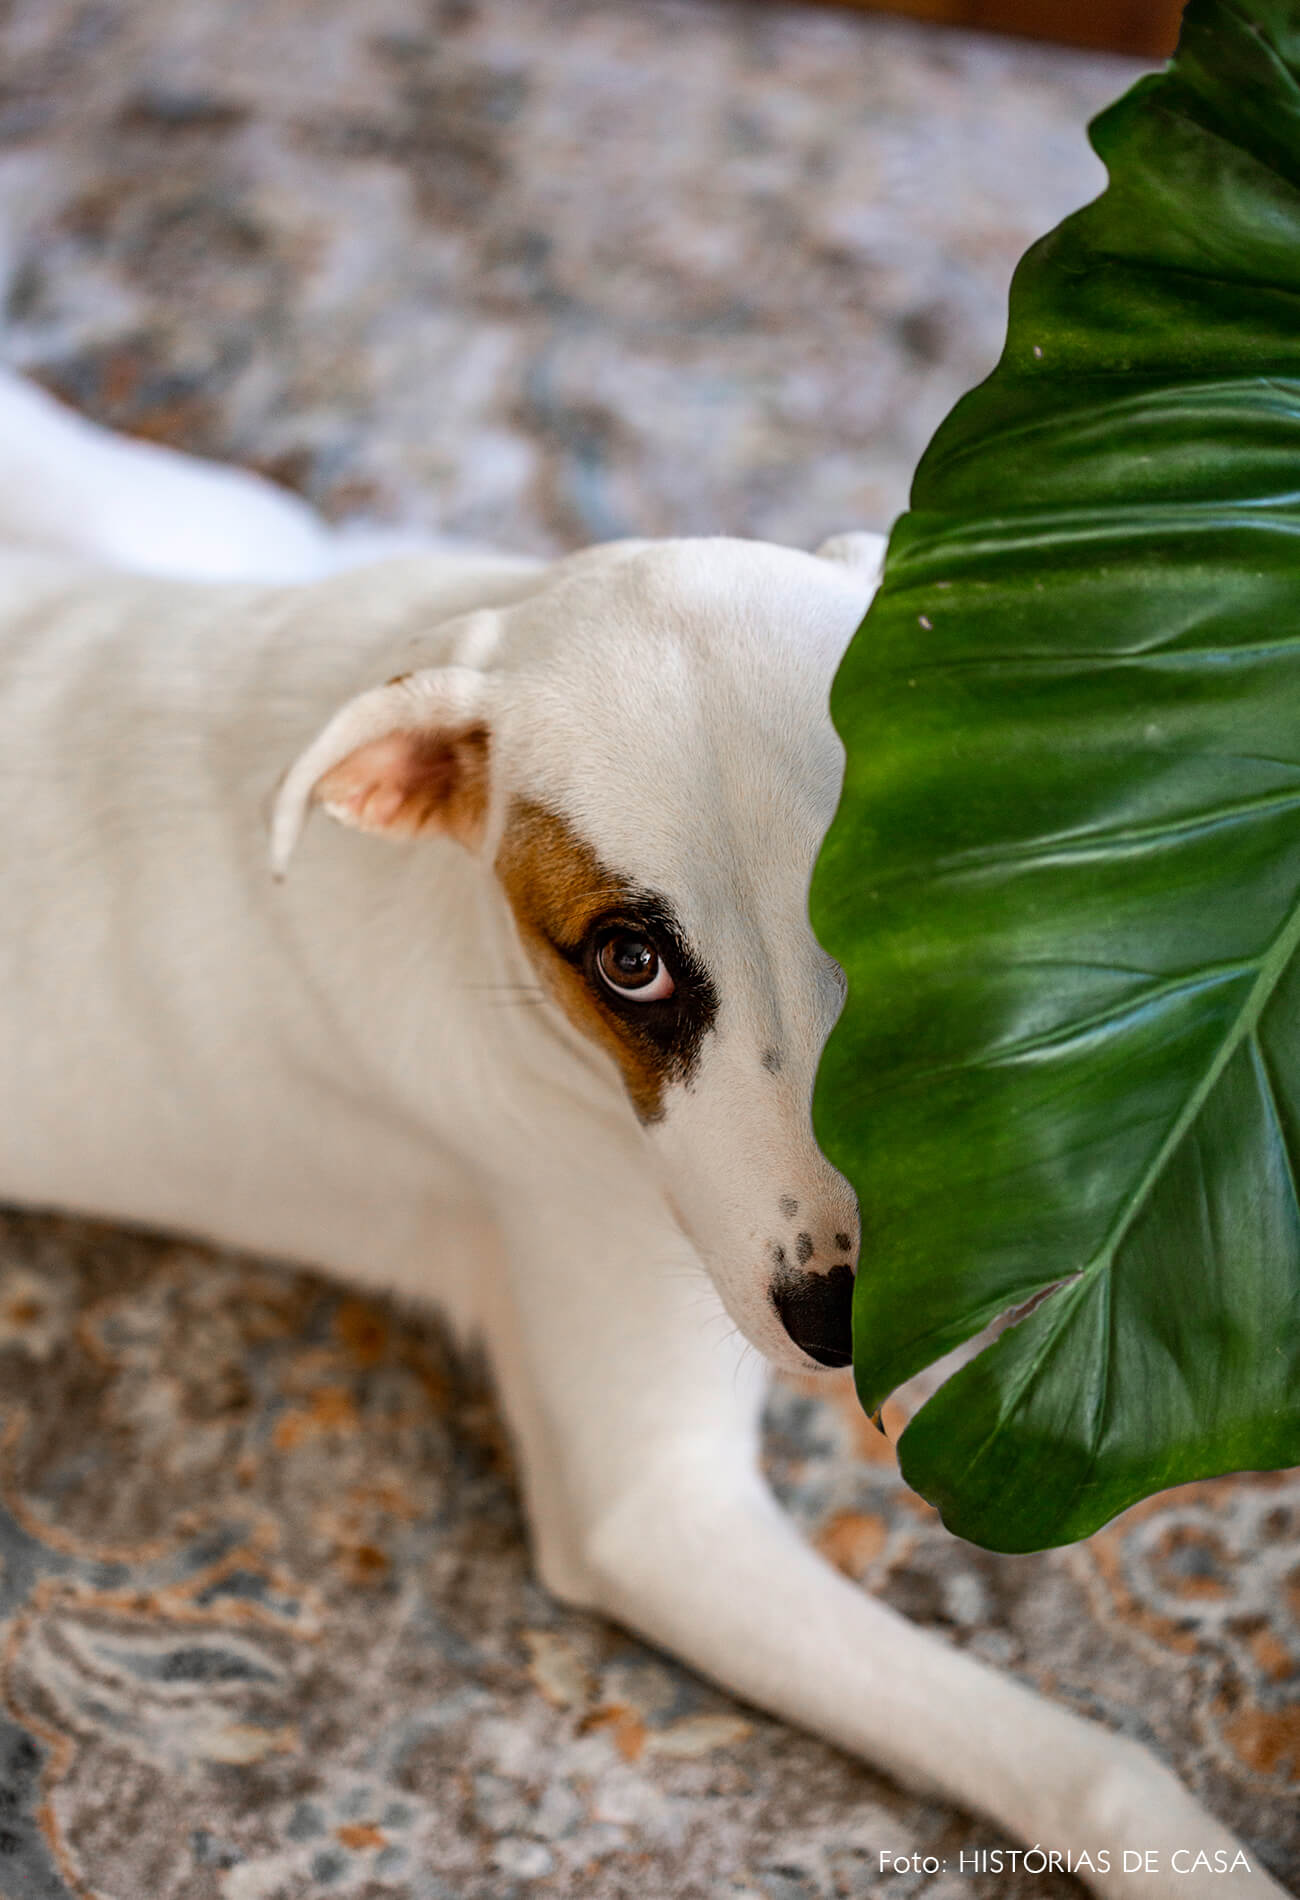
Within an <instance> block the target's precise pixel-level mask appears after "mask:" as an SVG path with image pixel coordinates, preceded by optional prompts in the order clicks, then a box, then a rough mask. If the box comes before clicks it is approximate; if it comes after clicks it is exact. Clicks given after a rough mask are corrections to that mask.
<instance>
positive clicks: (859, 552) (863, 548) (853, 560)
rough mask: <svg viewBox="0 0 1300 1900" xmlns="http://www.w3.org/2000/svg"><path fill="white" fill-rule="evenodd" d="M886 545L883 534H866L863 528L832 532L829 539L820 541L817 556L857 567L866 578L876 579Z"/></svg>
mask: <svg viewBox="0 0 1300 1900" xmlns="http://www.w3.org/2000/svg"><path fill="white" fill-rule="evenodd" d="M886 545H887V540H886V537H885V536H884V535H883V534H868V533H867V532H866V530H865V529H863V530H861V531H860V532H857V533H854V534H833V535H832V536H831V538H830V540H829V541H823V542H822V544H821V546H820V547H819V548H818V550H817V558H818V560H819V561H839V562H840V563H841V564H842V565H843V566H845V567H853V568H857V569H858V570H859V571H860V572H861V573H862V574H863V575H864V576H865V577H866V578H867V579H868V580H872V581H878V580H879V579H880V570H881V568H882V567H883V566H884V564H885V547H886Z"/></svg>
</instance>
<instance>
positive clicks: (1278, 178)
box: [813, 0, 1300, 1550]
mask: <svg viewBox="0 0 1300 1900" xmlns="http://www.w3.org/2000/svg"><path fill="white" fill-rule="evenodd" d="M1298 79H1300V0H1243V3H1242V4H1241V5H1239V6H1235V7H1233V6H1228V5H1224V4H1222V3H1221V0H1192V4H1191V6H1190V7H1189V9H1188V12H1187V15H1186V18H1185V21H1184V27H1183V35H1182V39H1181V42H1180V45H1179V50H1178V53H1177V55H1176V57H1175V60H1174V62H1173V64H1172V66H1171V67H1170V68H1169V69H1168V70H1167V71H1166V72H1164V73H1163V74H1160V75H1157V76H1154V77H1152V78H1149V79H1146V80H1143V81H1142V82H1141V83H1140V84H1139V85H1137V86H1136V87H1135V88H1134V89H1133V91H1132V92H1130V93H1129V94H1128V95H1127V96H1126V97H1125V98H1124V99H1122V100H1120V102H1119V103H1118V104H1117V105H1115V106H1113V107H1112V108H1111V109H1110V110H1109V111H1108V112H1106V113H1104V114H1103V115H1102V117H1101V118H1100V119H1098V120H1097V121H1096V123H1095V125H1094V126H1093V128H1092V138H1093V142H1094V144H1095V146H1096V149H1097V151H1098V152H1099V154H1100V155H1101V157H1102V158H1103V159H1104V160H1105V162H1106V164H1107V167H1108V170H1109V174H1110V183H1109V186H1108V188H1107V190H1106V191H1105V192H1104V194H1103V195H1102V197H1100V198H1099V199H1098V200H1097V201H1096V202H1095V203H1094V204H1092V205H1090V206H1088V207H1086V208H1085V209H1084V210H1083V211H1080V212H1078V213H1077V214H1076V215H1075V216H1073V217H1071V218H1069V219H1068V220H1067V221H1066V222H1065V223H1064V224H1063V225H1062V226H1061V227H1060V228H1059V230H1057V231H1056V232H1054V233H1053V234H1052V236H1050V237H1049V238H1047V239H1045V240H1044V241H1043V242H1042V243H1040V244H1039V245H1037V246H1036V247H1035V248H1034V249H1033V250H1032V251H1031V252H1030V253H1029V255H1028V256H1027V257H1026V259H1025V260H1024V262H1023V263H1022V265H1021V267H1020V269H1019V271H1018V273H1017V275H1016V279H1015V283H1014V286H1013V290H1012V297H1011V318H1010V328H1009V333H1008V339H1007V345H1006V350H1005V352H1004V354H1003V357H1002V360H1001V362H1000V364H999V366H998V368H997V369H996V371H995V372H994V374H993V375H992V376H991V377H990V379H989V380H988V381H987V382H986V383H984V384H983V385H982V386H981V387H980V388H979V389H977V390H975V391H974V392H973V393H972V394H971V395H969V396H967V397H966V398H965V400H964V401H963V402H961V403H960V404H959V405H958V407H957V408H956V410H955V411H954V412H953V414H952V415H951V416H950V417H949V418H948V420H947V421H946V422H945V424H944V425H943V427H942V428H941V429H940V431H939V433H938V435H937V436H936V438H935V440H934V442H933V443H932V444H931V447H930V449H929V450H928V452H927V454H926V456H925V458H924V459H923V461H922V463H921V466H920V469H919V471H918V473H917V477H916V481H915V485H914V488H913V493H912V510H911V512H910V514H908V515H906V516H904V517H903V519H902V521H901V522H900V523H899V525H898V527H897V529H896V530H895V533H894V536H893V538H892V541H891V544H890V549H889V558H888V562H887V565H886V568H885V580H884V585H883V587H882V589H881V592H880V595H879V597H878V599H877V601H876V603H875V604H874V605H873V607H872V609H871V612H870V614H869V615H868V617H867V619H866V622H865V623H864V625H863V628H862V630H861V631H860V633H859V634H858V636H857V638H856V639H855V641H854V643H853V645H852V647H851V648H850V650H849V653H848V656H847V658H846V660H845V662H844V666H843V668H842V670H841V672H840V675H839V678H838V680H837V682H836V686H835V692H834V698H833V710H834V715H835V719H836V723H837V725H838V727H839V730H840V732H841V734H842V735H843V737H844V740H845V743H846V745H847V748H848V770H847V777H846V783H845V791H844V799H843V803H842V805H841V808H840V812H839V815H838V817H837V818H836V820H835V823H834V825H833V827H832V829H831V832H830V835H829V837H828V839H827V841H826V845H825V848H824V850H823V853H822V856H821V859H820V862H819V865H818V870H817V876H816V879H815V882H814V890H813V917H814V922H815V924H816V926H817V929H818V933H819V935H820V936H821V939H822V941H823V943H825V945H826V947H827V948H828V949H829V950H830V951H831V952H832V954H833V955H834V956H836V957H837V958H838V959H839V961H840V962H841V963H842V964H843V966H844V968H845V970H846V971H847V973H848V977H849V986H850V987H849V1001H848V1005H847V1008H846V1010H845V1013H844V1015H843V1017H842V1019H841V1021H840V1024H839V1026H838V1027H837V1029H836V1030H835V1033H834V1034H833V1036H832V1037H831V1041H830V1044H829V1046H828V1049H827V1052H826V1055H825V1058H824V1061H823V1064H822V1069H821V1073H820V1076H819V1081H818V1091H817V1103H816V1118H817V1128H818V1133H819V1136H820V1139H821V1141H822V1144H823V1146H824V1148H825V1149H826V1151H827V1153H828V1154H829V1155H830V1156H831V1158H832V1159H833V1160H834V1161H836V1162H837V1164H838V1165H839V1166H840V1167H842V1168H843V1169H844V1171H845V1172H846V1173H847V1174H848V1175H849V1177H850V1179H851V1180H852V1181H853V1183H854V1185H855V1186H856V1188H857V1189H858V1192H859V1196H860V1199H861V1202H862V1213H863V1234H864V1240H863V1264H862V1267H861V1269H860V1271H859V1275H858V1291H857V1304H856V1310H855V1315H854V1330H855V1341H856V1345H855V1360H856V1364H857V1370H858V1383H859V1391H860V1393H861V1397H862V1401H863V1403H864V1404H865V1405H866V1406H867V1407H868V1408H869V1409H871V1410H874V1409H875V1407H876V1406H877V1405H878V1404H879V1402H880V1400H881V1399H882V1398H883V1397H884V1396H885V1395H886V1394H887V1393H888V1392H889V1391H890V1390H891V1389H892V1388H893V1387H894V1386H896V1385H897V1384H899V1383H900V1382H901V1381H902V1380H904V1379H906V1378H908V1377H909V1376H910V1375H911V1374H913V1373H914V1372H916V1371H918V1370H919V1369H920V1368H922V1367H924V1366H926V1365H928V1364H929V1363H931V1362H932V1361H933V1360H935V1359H937V1358H938V1357H940V1356H941V1355H942V1354H944V1353H945V1352H947V1351H948V1350H949V1349H950V1348H951V1347H954V1346H955V1345H957V1344H958V1343H959V1342H961V1341H963V1340H966V1339H969V1338H970V1337H971V1336H972V1335H973V1334H975V1333H977V1332H979V1331H980V1330H981V1329H982V1328H983V1327H984V1326H986V1325H987V1324H988V1323H989V1322H990V1321H992V1320H993V1319H994V1318H996V1317H997V1316H999V1315H1001V1314H1005V1313H1006V1312H1008V1311H1009V1310H1011V1309H1014V1308H1017V1307H1019V1306H1020V1305H1022V1304H1024V1303H1026V1302H1030V1301H1031V1300H1033V1298H1034V1296H1036V1295H1042V1297H1041V1298H1040V1299H1038V1301H1037V1303H1036V1304H1034V1305H1033V1306H1032V1310H1031V1311H1030V1312H1029V1313H1028V1315H1027V1316H1025V1317H1021V1318H1020V1319H1019V1320H1018V1322H1017V1323H1015V1324H1013V1325H1012V1326H1010V1327H1009V1328H1008V1329H1007V1330H1005V1331H1004V1332H1003V1333H1002V1334H1001V1336H1000V1337H999V1338H998V1339H997V1341H996V1343H995V1344H993V1345H992V1346H990V1347H988V1348H987V1349H986V1350H985V1351H984V1352H983V1353H982V1354H980V1356H979V1357H977V1358H976V1359H975V1360H974V1361H973V1362H972V1363H971V1364H969V1365H968V1366H966V1367H965V1368H963V1369H962V1370H961V1371H960V1372H958V1373H957V1374H956V1375H955V1376H954V1377H952V1378H951V1379H950V1380H949V1381H948V1383H947V1384H946V1385H944V1386H943V1387H942V1388H941V1389H940V1391H939V1393H938V1394H937V1396H936V1397H934V1398H933V1399H931V1400H930V1402H929V1403H928V1404H927V1405H926V1406H925V1407H924V1408H923V1409H922V1410H921V1412H920V1413H919V1414H918V1415H917V1417H916V1418H915V1419H914V1420H913V1422H912V1424H911V1425H910V1426H909V1428H908V1430H907V1431H906V1432H905V1434H904V1436H903V1438H902V1441H901V1445H900V1456H901V1459H902V1465H903V1470H904V1473H905V1474H906V1476H907V1478H908V1479H909V1481H910V1482H911V1483H912V1484H913V1485H915V1486H916V1488H917V1489H918V1490H919V1491H921V1492H922V1493H923V1494H924V1495H925V1496H926V1497H928V1498H930V1499H932V1500H933V1501H934V1502H935V1503H937V1504H938V1505H939V1507H940V1509H941V1510H942V1512H943V1515H944V1519H945V1522H946V1523H947V1524H948V1525H949V1526H950V1528H952V1529H953V1530H956V1531H958V1532H960V1533H961V1534H962V1535H964V1536H967V1537H970V1538H973V1539H974V1540H976V1541H977V1542H979V1543H983V1544H986V1545H988V1546H990V1547H992V1548H994V1549H999V1550H1030V1549H1035V1548H1039V1547H1041V1546H1044V1545H1048V1544H1057V1543H1064V1542H1067V1541H1069V1540H1070V1539H1073V1538H1077V1537H1082V1536H1085V1535H1087V1534H1088V1533H1089V1532H1090V1531H1092V1530H1094V1529H1095V1528H1096V1527H1097V1526H1098V1525H1100V1524H1102V1523H1104V1522H1105V1521H1106V1519H1107V1518H1109V1517H1111V1516H1112V1515H1113V1514H1114V1513H1115V1512H1116V1511H1118V1510H1120V1509H1122V1508H1123V1507H1124V1506H1125V1505H1127V1504H1130V1503H1132V1502H1133V1501H1134V1499H1136V1498H1139V1497H1142V1496H1145V1495H1147V1494H1148V1493H1150V1492H1152V1491H1155V1490H1158V1489H1160V1488H1161V1487H1163V1486H1165V1485H1170V1484H1177V1483H1181V1482H1183V1481H1184V1480H1186V1479H1190V1478H1196V1477H1203V1476H1208V1475H1211V1474H1213V1473H1217V1472H1223V1471H1228V1470H1238V1469H1243V1468H1248V1467H1259V1468H1264V1467H1276V1466H1279V1465H1285V1464H1290V1463H1295V1462H1300V1195H1298V1191H1297V1182H1298V1181H1300V954H1298V953H1300V83H1298ZM1049 1289H1051V1290H1049Z"/></svg>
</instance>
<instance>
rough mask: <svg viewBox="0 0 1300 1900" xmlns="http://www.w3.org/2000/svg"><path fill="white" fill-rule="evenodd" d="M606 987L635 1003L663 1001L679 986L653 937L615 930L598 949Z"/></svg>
mask: <svg viewBox="0 0 1300 1900" xmlns="http://www.w3.org/2000/svg"><path fill="white" fill-rule="evenodd" d="M596 968H597V969H598V970H599V972H600V980H601V982H602V983H603V984H604V985H605V987H606V989H610V990H613V991H614V993H615V995H617V996H620V997H625V998H626V999H627V1001H628V1002H632V1003H662V1002H663V1001H664V999H665V998H666V997H669V996H671V995H672V993H673V990H674V989H675V988H676V985H675V984H674V982H673V979H672V977H671V975H670V974H669V971H668V966H667V964H666V963H665V962H664V960H663V958H662V957H661V956H660V954H659V952H658V950H657V949H656V947H655V945H654V942H653V941H652V939H651V938H649V937H646V936H643V935H642V934H641V932H640V931H636V930H613V931H611V932H610V933H609V935H608V936H607V937H606V938H605V939H604V941H603V942H602V943H601V945H600V948H599V949H598V950H597V952H596Z"/></svg>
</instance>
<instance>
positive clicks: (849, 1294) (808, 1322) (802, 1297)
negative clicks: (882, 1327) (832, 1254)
mask: <svg viewBox="0 0 1300 1900" xmlns="http://www.w3.org/2000/svg"><path fill="white" fill-rule="evenodd" d="M772 1304H773V1306H775V1308H776V1310H777V1314H778V1316H779V1317H780V1321H781V1324H782V1325H783V1326H784V1327H785V1330H786V1332H787V1333H789V1335H790V1337H791V1339H792V1340H793V1341H794V1343H795V1345H796V1346H798V1348H799V1350H800V1351H801V1352H806V1353H807V1355H808V1357H809V1358H810V1359H815V1360H816V1362H817V1364H818V1365H819V1366H847V1365H851V1364H852V1362H853V1269H852V1267H850V1266H846V1265H845V1264H844V1263H843V1262H840V1263H839V1264H838V1265H836V1266H833V1267H831V1268H830V1269H829V1271H828V1272H826V1273H798V1274H791V1273H784V1274H782V1275H781V1277H780V1278H779V1279H778V1280H777V1281H776V1282H775V1283H774V1285H773V1287H772Z"/></svg>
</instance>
